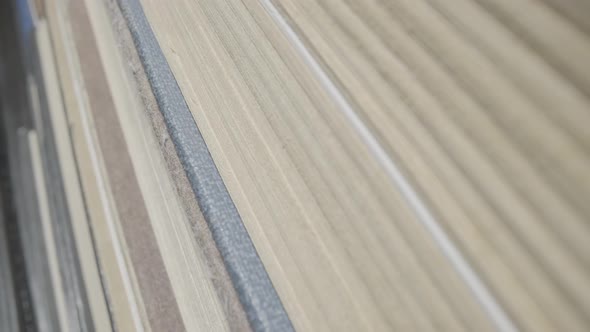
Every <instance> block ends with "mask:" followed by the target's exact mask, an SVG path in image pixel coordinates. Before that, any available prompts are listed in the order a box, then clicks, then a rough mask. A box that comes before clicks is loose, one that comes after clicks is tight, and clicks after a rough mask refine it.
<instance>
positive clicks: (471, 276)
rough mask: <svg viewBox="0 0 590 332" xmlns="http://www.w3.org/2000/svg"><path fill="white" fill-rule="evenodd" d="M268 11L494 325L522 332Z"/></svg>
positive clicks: (271, 10)
mask: <svg viewBox="0 0 590 332" xmlns="http://www.w3.org/2000/svg"><path fill="white" fill-rule="evenodd" d="M261 1H262V4H263V5H264V7H265V8H266V11H267V13H268V14H269V15H270V16H271V17H272V18H273V20H274V21H275V23H276V24H277V25H278V26H279V27H280V28H281V30H282V31H283V33H284V34H285V35H286V37H287V38H288V39H289V40H290V41H291V43H292V45H293V46H294V47H295V48H296V49H297V51H298V52H299V54H300V55H301V56H302V57H303V59H304V61H305V62H306V63H307V65H308V66H309V67H310V68H311V69H312V71H313V72H314V73H315V75H316V77H317V78H318V79H319V81H320V82H321V84H322V85H323V86H324V88H325V89H326V91H327V92H328V93H329V94H330V96H331V97H332V98H333V99H334V101H335V102H336V103H337V104H338V106H339V108H340V110H341V111H342V112H343V113H344V114H345V115H346V117H347V118H348V120H349V121H350V122H351V123H352V125H353V127H354V128H355V129H356V130H357V132H358V134H359V135H360V137H361V138H362V140H363V141H364V142H365V144H366V145H367V147H368V148H369V150H370V151H371V152H372V153H373V154H374V156H375V158H377V160H378V161H379V162H380V163H381V165H382V166H383V168H384V169H385V171H386V172H387V174H388V175H389V177H390V178H391V180H392V181H393V183H394V184H395V185H396V186H397V188H398V189H399V191H400V192H401V193H402V195H403V196H404V198H405V199H406V201H407V202H408V204H409V205H410V206H411V208H412V209H413V210H414V213H415V214H416V215H417V217H418V220H419V221H420V222H421V223H422V225H423V226H424V227H425V228H426V229H427V230H428V231H429V232H430V234H431V235H432V237H433V238H434V240H435V241H436V243H437V244H438V246H439V247H440V248H441V250H442V251H443V252H444V254H445V255H446V256H447V258H448V259H449V261H450V262H451V264H452V265H453V267H454V268H455V269H456V270H457V272H458V273H459V274H460V275H461V277H462V278H463V280H464V281H465V283H466V284H467V285H468V286H469V288H470V289H471V291H472V292H473V294H474V296H475V297H476V298H477V300H478V301H479V303H480V304H481V305H482V307H483V308H484V310H485V311H486V312H487V314H488V316H489V317H490V318H491V320H492V321H493V322H494V324H495V325H496V327H497V328H498V330H499V331H506V332H513V331H518V329H517V328H516V326H515V325H514V324H513V323H512V320H511V319H510V318H509V317H508V315H507V314H506V313H505V312H504V310H503V309H502V307H501V306H500V305H499V304H498V302H497V301H496V299H495V298H494V296H493V295H492V294H491V293H490V291H489V290H488V288H487V287H486V285H485V284H484V283H483V282H482V280H481V279H480V278H479V277H478V275H477V274H476V273H475V271H474V270H473V269H472V268H471V266H470V265H469V263H468V262H467V261H466V260H465V258H464V257H463V255H462V254H461V252H460V251H459V250H458V249H457V247H456V246H455V245H454V244H453V242H452V241H451V239H449V237H448V236H447V234H446V233H445V231H444V230H443V229H442V227H441V226H440V225H439V223H438V222H437V221H436V218H435V217H434V216H433V215H432V213H431V212H430V211H429V209H428V208H427V207H426V205H425V204H424V202H423V201H422V200H421V199H420V197H419V196H418V194H417V192H416V191H415V190H414V188H412V185H411V184H410V183H409V181H408V180H407V179H406V178H405V177H404V175H403V173H402V172H401V171H400V169H399V168H398V166H397V165H396V164H395V162H394V161H393V160H392V159H391V158H390V157H389V155H388V154H387V153H386V152H385V150H384V149H383V147H382V146H381V144H379V142H378V141H377V139H376V138H375V136H373V134H372V133H371V131H370V130H369V129H368V128H367V126H366V125H365V124H364V123H363V121H362V120H361V119H360V118H359V116H358V115H357V113H356V112H355V111H354V109H353V108H352V107H351V106H350V104H349V103H348V101H347V100H346V98H345V97H344V96H343V95H342V93H341V92H340V90H338V88H337V87H336V85H335V84H334V83H333V82H332V81H331V80H330V78H329V77H328V75H327V74H326V73H325V72H324V70H323V69H322V67H321V66H320V64H319V63H318V62H317V61H316V60H315V58H314V57H313V55H312V54H311V53H310V52H309V50H308V49H307V48H306V47H305V45H304V43H303V42H302V41H301V39H299V36H297V34H296V33H295V31H294V30H293V29H292V28H291V26H290V25H289V23H287V21H286V20H285V18H284V17H283V15H281V13H280V12H279V10H278V9H277V8H276V7H275V6H274V5H273V3H272V1H271V0H261Z"/></svg>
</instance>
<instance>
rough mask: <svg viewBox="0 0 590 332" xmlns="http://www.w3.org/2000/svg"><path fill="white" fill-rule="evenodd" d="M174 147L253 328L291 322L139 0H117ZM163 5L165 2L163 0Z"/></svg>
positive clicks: (283, 325)
mask: <svg viewBox="0 0 590 332" xmlns="http://www.w3.org/2000/svg"><path fill="white" fill-rule="evenodd" d="M118 3H119V6H120V8H121V12H122V13H123V16H124V17H125V19H126V20H127V24H128V26H129V30H130V31H131V34H132V36H133V39H134V42H135V46H136V47H137V51H138V54H139V57H140V59H141V61H142V63H143V66H144V68H145V71H146V73H147V76H148V80H149V82H150V84H151V86H152V90H153V93H154V95H155V97H156V100H157V103H158V106H159V108H160V111H161V112H162V115H163V116H164V119H165V121H166V126H167V127H168V131H169V132H170V136H171V138H172V140H173V142H174V145H175V146H176V151H177V153H178V155H179V157H180V160H181V162H182V164H183V166H184V169H185V171H186V173H187V175H188V178H189V181H190V183H191V186H192V188H193V191H194V192H195V195H196V197H197V200H198V203H199V206H200V208H201V210H202V212H203V215H204V216H205V219H206V221H207V223H208V225H209V227H210V229H211V233H212V235H213V239H214V240H215V243H216V244H217V247H218V248H219V251H220V253H221V255H222V257H223V260H224V263H225V266H226V268H227V270H228V273H229V275H230V277H231V279H232V282H233V284H234V287H235V288H236V290H237V292H238V296H239V298H240V301H241V302H242V305H243V306H244V309H245V311H246V315H247V317H248V320H249V321H250V324H251V326H252V329H253V330H254V331H292V330H293V326H292V324H291V321H290V320H289V317H288V316H287V313H286V312H285V310H284V308H283V305H282V303H281V301H280V299H279V297H278V295H277V293H276V291H275V289H274V287H273V285H272V283H271V281H270V279H269V277H268V275H267V273H266V270H265V268H264V266H263V264H262V262H261V261H260V258H259V256H258V254H257V252H256V249H255V248H254V245H253V244H252V241H251V240H250V237H249V235H248V233H247V231H246V228H245V227H244V224H243V223H242V219H241V218H240V215H239V214H238V211H237V209H236V207H235V205H234V203H233V201H232V199H231V197H230V196H229V193H228V191H227V188H226V187H225V184H224V183H223V180H222V179H221V176H220V174H219V172H218V170H217V167H216V166H215V164H214V162H213V159H212V157H211V155H210V153H209V150H208V148H207V145H206V144H205V141H204V140H203V137H202V135H201V133H200V131H199V129H198V127H197V124H196V123H195V120H194V119H193V117H192V115H191V113H190V110H189V109H188V106H187V104H186V101H185V100H184V97H183V96H182V92H181V91H180V88H179V86H178V84H177V82H176V80H175V78H174V76H173V74H172V71H171V70H170V67H169V66H168V63H167V61H166V59H165V57H164V54H163V53H162V50H161V49H160V46H159V44H158V42H157V40H156V38H155V36H154V34H153V32H152V30H151V28H150V25H149V23H148V21H147V19H146V17H145V14H144V12H143V9H142V7H141V4H140V3H139V1H138V0H118ZM163 5H165V4H163Z"/></svg>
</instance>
